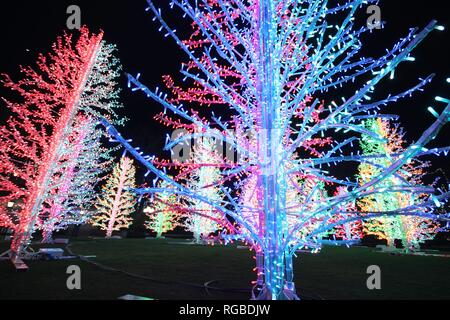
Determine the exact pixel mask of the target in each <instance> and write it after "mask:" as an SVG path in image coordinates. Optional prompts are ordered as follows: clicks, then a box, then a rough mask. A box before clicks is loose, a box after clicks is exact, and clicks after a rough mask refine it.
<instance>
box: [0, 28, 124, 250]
mask: <svg viewBox="0 0 450 320" xmlns="http://www.w3.org/2000/svg"><path fill="white" fill-rule="evenodd" d="M102 38H103V33H99V34H97V35H93V34H90V33H89V30H88V29H87V28H82V29H81V30H80V35H79V38H78V39H76V40H75V39H74V38H73V36H72V35H68V34H64V36H62V37H59V38H58V39H57V41H56V42H55V43H54V45H53V47H52V51H51V52H50V53H48V54H47V55H40V56H39V58H38V61H37V66H36V67H35V68H32V67H26V68H22V69H21V71H22V74H23V79H21V80H19V81H13V80H12V79H11V78H10V77H9V76H6V75H5V76H4V79H3V81H2V82H3V84H4V86H5V87H7V88H9V89H11V90H12V91H14V92H15V93H17V95H18V96H20V97H21V99H20V101H17V102H13V101H8V100H5V99H4V101H5V102H6V104H7V106H8V107H9V109H10V110H11V112H12V114H13V115H12V116H11V117H10V118H9V120H8V121H7V123H6V124H5V125H3V126H2V127H1V128H0V164H1V166H0V191H1V192H0V201H1V202H6V203H8V202H14V203H16V204H17V206H15V207H14V210H8V209H7V208H0V226H4V227H7V228H10V229H11V230H12V231H13V238H12V243H11V252H12V256H13V257H18V256H19V255H20V254H21V253H22V252H23V251H24V249H25V248H26V246H27V245H28V243H29V242H30V240H31V237H32V234H33V232H34V230H35V228H36V224H37V222H38V221H39V215H40V213H41V212H42V210H43V204H44V202H45V200H46V199H47V197H48V196H52V197H53V196H54V193H53V194H52V190H51V186H52V185H54V181H53V179H54V177H55V176H57V172H58V171H59V170H60V168H59V165H60V164H61V162H60V158H61V154H62V153H63V152H64V148H65V145H66V144H67V141H68V139H69V137H70V136H71V134H72V132H73V130H75V127H74V121H75V119H76V117H77V115H79V114H84V115H86V116H91V117H92V116H94V117H99V116H103V117H105V118H107V119H109V120H110V121H112V122H115V123H118V124H120V123H121V121H117V115H116V113H115V111H114V110H115V108H117V107H120V106H121V105H120V103H119V102H118V101H117V98H118V90H117V89H116V79H117V77H118V76H119V74H120V66H119V64H118V61H117V59H116V58H115V57H114V50H115V47H114V46H112V45H109V44H106V43H105V42H104V41H102Z"/></svg>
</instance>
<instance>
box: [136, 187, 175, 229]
mask: <svg viewBox="0 0 450 320" xmlns="http://www.w3.org/2000/svg"><path fill="white" fill-rule="evenodd" d="M159 187H160V188H161V189H165V188H168V187H170V186H169V185H168V184H167V182H164V181H160V182H159ZM179 208H180V203H179V201H178V199H177V196H176V195H174V194H170V193H168V192H161V193H158V194H156V195H155V196H154V197H153V200H152V202H151V203H150V205H149V206H147V208H145V209H144V212H145V213H146V214H147V217H148V219H149V221H148V222H147V223H146V224H145V227H146V228H147V229H149V230H151V231H153V232H155V233H156V238H161V236H162V234H163V233H166V232H168V231H172V230H174V229H175V228H176V227H177V226H179V225H180V221H179V220H180V217H181V215H180V213H179Z"/></svg>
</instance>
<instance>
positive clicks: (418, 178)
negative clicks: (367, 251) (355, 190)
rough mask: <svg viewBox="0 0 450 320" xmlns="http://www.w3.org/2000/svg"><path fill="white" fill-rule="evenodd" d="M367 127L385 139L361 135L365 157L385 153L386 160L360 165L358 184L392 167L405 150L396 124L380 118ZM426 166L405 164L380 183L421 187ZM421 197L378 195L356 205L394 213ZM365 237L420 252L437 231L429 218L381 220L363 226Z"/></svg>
mask: <svg viewBox="0 0 450 320" xmlns="http://www.w3.org/2000/svg"><path fill="white" fill-rule="evenodd" d="M366 127H367V129H369V130H370V131H372V132H375V133H377V134H378V135H380V136H381V137H383V138H385V139H386V140H385V141H374V140H373V139H372V138H371V137H369V136H363V138H362V139H361V146H362V149H363V153H364V154H365V155H374V154H385V155H386V157H385V158H380V159H376V158H375V159H373V160H372V161H371V162H368V163H363V164H361V165H360V166H359V177H360V180H361V184H364V183H366V182H367V181H369V180H371V179H372V178H373V177H374V176H377V175H379V174H380V173H381V171H382V170H383V168H384V167H386V166H389V165H391V164H392V163H393V162H394V161H395V160H396V158H397V157H398V156H395V155H400V154H401V153H402V152H403V151H404V144H405V142H404V133H403V131H402V130H401V128H400V127H399V125H398V124H394V125H393V124H392V123H391V122H389V121H386V120H382V119H371V120H368V121H366ZM428 167H429V163H428V162H424V161H418V160H413V161H411V162H409V163H407V164H405V165H404V166H403V168H402V170H401V171H399V173H398V174H396V175H393V176H391V177H389V178H388V179H385V180H384V181H383V183H382V185H383V186H385V187H386V188H390V187H396V186H399V185H402V184H403V183H404V182H405V181H407V182H408V183H411V184H414V185H421V184H422V177H423V176H424V175H425V173H426V171H425V170H426V169H427V168H428ZM421 197H426V195H424V194H412V193H411V194H409V193H401V192H399V193H378V194H372V195H370V196H368V197H364V198H362V199H360V201H359V205H360V206H361V208H362V209H363V210H364V211H382V210H397V209H399V208H402V207H405V206H409V205H414V204H415V203H418V202H420V198H421ZM364 229H365V232H366V234H368V235H374V236H376V237H377V238H378V239H385V240H386V241H387V244H388V246H390V247H395V240H401V241H402V243H403V245H404V247H405V249H406V250H409V249H419V248H420V247H419V244H420V243H421V242H423V241H426V240H432V239H433V238H434V236H435V234H436V232H437V230H438V229H439V223H438V222H436V221H433V220H432V219H424V218H421V217H414V216H394V217H389V216H386V217H380V218H376V219H371V220H368V221H366V222H365V223H364Z"/></svg>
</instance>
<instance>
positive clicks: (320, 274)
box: [0, 239, 450, 300]
mask: <svg viewBox="0 0 450 320" xmlns="http://www.w3.org/2000/svg"><path fill="white" fill-rule="evenodd" d="M180 241H182V240H176V239H167V240H164V239H163V240H144V239H123V240H103V239H101V240H87V239H86V240H73V241H72V245H71V247H72V250H73V251H74V252H75V253H77V254H81V255H96V256H97V257H96V258H93V259H91V260H92V261H96V262H98V263H101V264H103V265H106V266H109V267H113V268H115V269H120V270H124V271H127V272H131V273H135V274H138V275H142V276H145V277H150V278H153V279H155V280H162V281H161V282H157V281H156V282H155V281H150V280H148V279H140V278H135V277H131V276H129V275H127V274H124V273H118V272H113V271H107V270H103V269H101V268H99V267H97V266H94V265H92V264H89V263H88V262H84V261H81V260H61V261H32V262H29V263H28V265H29V267H30V270H29V271H28V272H25V273H17V272H15V270H14V269H13V267H12V265H11V263H10V262H9V261H0V299H101V300H104V299H116V298H118V297H119V296H122V295H125V294H134V295H141V296H145V297H151V298H154V299H248V298H249V297H250V296H249V293H248V292H242V291H231V292H230V291H227V292H223V291H215V290H214V291H210V292H209V293H207V292H206V291H205V290H204V289H203V288H200V287H195V286H190V285H188V284H186V283H183V282H189V283H191V284H197V285H203V283H205V282H207V281H211V280H217V281H218V282H217V283H215V284H214V286H217V287H223V288H224V287H226V288H240V289H246V288H250V287H251V284H250V282H251V281H252V280H254V278H255V274H254V272H253V271H252V269H253V268H254V260H253V259H252V254H251V252H249V251H248V250H245V249H244V250H241V249H237V248H236V247H235V246H214V247H211V246H196V245H183V244H171V242H172V243H173V242H180ZM6 248H7V243H5V242H3V243H1V242H0V252H2V250H3V249H6ZM72 264H75V265H78V266H80V267H81V272H82V274H81V277H82V289H81V290H73V291H70V290H68V289H67V287H66V279H67V277H68V275H67V274H66V269H67V266H69V265H72ZM373 264H374V265H378V266H380V268H381V272H382V283H381V285H382V290H374V291H370V290H368V289H367V287H366V279H367V277H368V275H367V274H366V269H367V267H368V266H369V265H373ZM449 269H450V259H449V258H442V257H419V256H398V255H389V254H384V253H378V252H374V249H372V248H364V247H355V248H351V249H347V248H341V247H325V248H324V250H323V251H322V252H321V253H320V254H317V255H311V254H299V255H298V258H297V259H295V268H294V270H295V282H296V284H297V288H298V291H299V294H300V295H302V294H303V296H304V297H305V298H308V297H310V298H319V297H320V298H323V299H450V275H449V272H448V271H449ZM170 280H173V281H176V282H178V283H169V282H166V281H170Z"/></svg>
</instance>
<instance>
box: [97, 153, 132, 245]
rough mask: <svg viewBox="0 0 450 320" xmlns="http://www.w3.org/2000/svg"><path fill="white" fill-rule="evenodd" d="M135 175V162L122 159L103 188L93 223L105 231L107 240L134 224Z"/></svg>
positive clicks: (125, 158) (126, 158)
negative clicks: (132, 215) (115, 232)
mask: <svg viewBox="0 0 450 320" xmlns="http://www.w3.org/2000/svg"><path fill="white" fill-rule="evenodd" d="M135 175H136V169H135V167H134V164H133V160H132V159H130V158H128V157H122V158H121V159H120V162H118V163H117V164H116V165H115V166H114V169H113V172H112V173H111V174H110V175H109V177H108V179H107V180H106V183H105V185H104V186H103V187H102V193H101V195H100V196H99V197H98V199H97V203H96V205H95V207H96V209H97V213H96V214H95V215H94V216H92V218H91V223H92V225H93V226H98V227H100V229H101V230H105V231H106V237H107V238H110V237H111V236H112V233H113V231H119V230H122V229H127V228H128V227H129V226H130V224H131V223H132V222H133V219H132V217H131V216H130V214H131V213H133V212H134V208H135V205H136V197H135V196H134V194H133V193H132V192H131V191H130V189H132V188H135V187H136V181H135Z"/></svg>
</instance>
